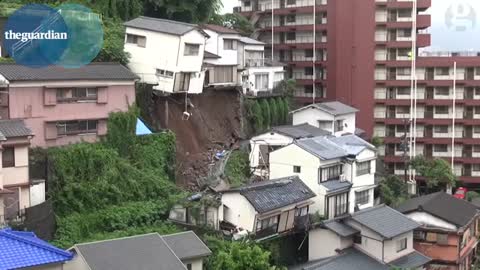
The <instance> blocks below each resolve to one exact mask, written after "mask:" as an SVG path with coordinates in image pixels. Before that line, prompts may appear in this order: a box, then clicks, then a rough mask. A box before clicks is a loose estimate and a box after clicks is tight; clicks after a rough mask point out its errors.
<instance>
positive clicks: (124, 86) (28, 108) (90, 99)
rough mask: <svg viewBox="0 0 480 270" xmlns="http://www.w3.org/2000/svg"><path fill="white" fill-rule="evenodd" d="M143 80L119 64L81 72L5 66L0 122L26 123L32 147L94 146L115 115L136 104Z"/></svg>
mask: <svg viewBox="0 0 480 270" xmlns="http://www.w3.org/2000/svg"><path fill="white" fill-rule="evenodd" d="M136 79H137V77H136V76H135V75H134V74H133V73H132V72H131V71H129V70H128V69H127V68H125V67H124V66H122V65H120V64H114V63H94V64H90V65H87V66H84V67H81V68H77V69H65V68H61V67H46V68H37V69H35V68H29V67H25V66H20V65H16V64H0V118H1V119H23V120H24V121H25V124H26V125H27V126H28V127H29V128H30V129H31V130H32V131H33V134H34V135H35V136H34V137H33V139H32V146H40V147H52V146H60V145H66V144H71V143H77V142H81V141H87V142H93V141H96V140H97V139H98V138H99V136H102V135H105V134H106V132H107V118H108V114H109V113H110V112H115V111H126V110H128V107H129V106H130V105H132V104H133V103H134V102H135V80H136Z"/></svg>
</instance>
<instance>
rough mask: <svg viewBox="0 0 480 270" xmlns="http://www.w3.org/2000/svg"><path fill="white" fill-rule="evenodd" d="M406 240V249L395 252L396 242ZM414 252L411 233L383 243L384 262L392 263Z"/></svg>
mask: <svg viewBox="0 0 480 270" xmlns="http://www.w3.org/2000/svg"><path fill="white" fill-rule="evenodd" d="M403 238H407V248H406V249H405V250H403V251H400V252H397V241H398V240H401V239H403ZM413 251H414V248H413V231H410V232H408V233H405V234H402V235H399V236H397V237H395V238H393V239H392V240H388V241H385V262H386V263H389V262H392V261H394V260H396V259H398V258H400V257H403V256H405V255H408V254H410V253H412V252H413Z"/></svg>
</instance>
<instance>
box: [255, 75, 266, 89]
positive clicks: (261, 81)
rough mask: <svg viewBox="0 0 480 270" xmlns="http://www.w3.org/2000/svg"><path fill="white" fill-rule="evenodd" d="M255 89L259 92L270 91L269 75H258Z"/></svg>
mask: <svg viewBox="0 0 480 270" xmlns="http://www.w3.org/2000/svg"><path fill="white" fill-rule="evenodd" d="M255 87H256V88H257V90H268V74H256V75H255Z"/></svg>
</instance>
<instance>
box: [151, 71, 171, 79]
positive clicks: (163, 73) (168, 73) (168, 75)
mask: <svg viewBox="0 0 480 270" xmlns="http://www.w3.org/2000/svg"><path fill="white" fill-rule="evenodd" d="M155 75H157V76H160V77H166V78H173V71H168V70H163V69H157V71H156V73H155Z"/></svg>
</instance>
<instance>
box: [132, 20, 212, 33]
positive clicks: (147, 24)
mask: <svg viewBox="0 0 480 270" xmlns="http://www.w3.org/2000/svg"><path fill="white" fill-rule="evenodd" d="M123 25H125V26H127V27H133V28H139V29H144V30H150V31H154V32H160V33H166V34H171V35H176V36H182V35H184V34H186V33H188V32H190V31H192V30H195V29H198V30H200V28H199V27H198V25H196V24H190V23H184V22H178V21H172V20H165V19H159V18H151V17H145V16H140V17H138V18H135V19H133V20H130V21H128V22H125V23H124V24H123ZM201 32H202V33H203V31H201ZM204 34H205V33H204Z"/></svg>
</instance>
